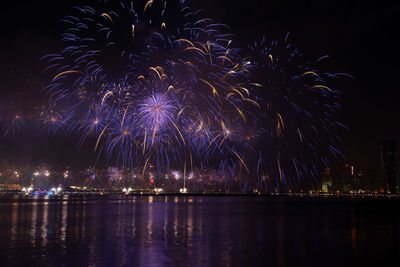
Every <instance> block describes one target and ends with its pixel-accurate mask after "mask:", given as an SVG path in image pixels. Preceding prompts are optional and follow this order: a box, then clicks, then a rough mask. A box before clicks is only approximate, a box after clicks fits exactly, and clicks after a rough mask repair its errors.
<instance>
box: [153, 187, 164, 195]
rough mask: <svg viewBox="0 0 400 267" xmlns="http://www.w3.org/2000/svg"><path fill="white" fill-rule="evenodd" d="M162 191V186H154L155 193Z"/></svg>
mask: <svg viewBox="0 0 400 267" xmlns="http://www.w3.org/2000/svg"><path fill="white" fill-rule="evenodd" d="M162 191H163V189H162V188H154V192H155V193H156V194H159V193H161V192H162Z"/></svg>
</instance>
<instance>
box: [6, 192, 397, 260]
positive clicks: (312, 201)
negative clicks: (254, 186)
mask: <svg viewBox="0 0 400 267" xmlns="http://www.w3.org/2000/svg"><path fill="white" fill-rule="evenodd" d="M399 208H400V202H399V201H398V200H395V199H391V200H390V199H379V200H372V199H369V200H351V199H341V200H338V199H324V198H297V197H256V196H253V197H247V196H123V195H119V196H118V195H115V196H91V197H84V196H76V197H75V196H62V197H60V198H52V197H49V196H36V197H34V198H29V199H28V198H25V197H21V196H13V197H5V198H2V199H1V202H0V214H1V217H0V227H1V231H0V265H1V266H22V265H25V266H206V265H208V266H363V265H366V264H368V265H370V264H375V265H380V266H390V265H392V266H397V264H395V263H394V260H397V255H398V254H399V252H400V247H399V245H400V244H399V241H400V227H399V224H400V213H399V211H400V209H399Z"/></svg>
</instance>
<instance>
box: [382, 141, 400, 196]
mask: <svg viewBox="0 0 400 267" xmlns="http://www.w3.org/2000/svg"><path fill="white" fill-rule="evenodd" d="M396 165H397V144H396V142H395V141H393V140H387V141H384V142H382V144H381V168H382V170H383V178H384V182H385V184H386V185H387V189H389V191H390V192H392V193H396V178H397V170H396Z"/></svg>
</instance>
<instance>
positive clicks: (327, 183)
mask: <svg viewBox="0 0 400 267" xmlns="http://www.w3.org/2000/svg"><path fill="white" fill-rule="evenodd" d="M321 178H322V188H321V190H322V192H324V193H328V192H330V191H332V175H331V170H330V169H329V168H325V169H323V170H322V174H321Z"/></svg>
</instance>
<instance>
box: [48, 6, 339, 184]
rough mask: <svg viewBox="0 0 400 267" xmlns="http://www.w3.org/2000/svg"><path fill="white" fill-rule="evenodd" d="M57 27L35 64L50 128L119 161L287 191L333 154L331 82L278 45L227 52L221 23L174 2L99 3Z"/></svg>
mask: <svg viewBox="0 0 400 267" xmlns="http://www.w3.org/2000/svg"><path fill="white" fill-rule="evenodd" d="M62 22H63V23H64V24H65V25H66V27H67V29H66V31H65V32H64V34H63V35H62V41H63V42H64V43H65V48H64V49H63V50H62V51H61V52H60V53H58V54H51V55H48V56H45V57H44V58H43V59H44V60H46V62H47V65H48V67H47V68H46V71H51V72H52V73H54V76H53V79H52V81H51V83H50V84H49V86H48V87H47V91H46V92H47V94H48V95H49V97H50V99H51V103H52V105H53V106H60V110H63V112H62V115H60V117H62V118H63V119H57V121H62V122H63V124H64V125H68V127H67V128H68V130H67V131H69V132H72V131H77V132H79V133H80V134H81V136H82V137H81V140H80V143H83V142H86V141H88V140H89V139H90V140H94V141H95V146H94V150H95V151H96V152H98V153H99V155H100V154H105V155H106V156H107V158H108V159H109V160H110V161H113V163H114V164H116V165H123V166H129V167H131V168H132V169H133V168H136V167H138V166H141V168H142V170H143V171H142V176H143V174H144V173H145V170H146V169H147V168H148V166H149V164H152V165H154V166H156V167H157V170H158V171H165V170H169V169H171V168H176V167H181V168H182V169H184V172H185V173H186V171H187V173H189V171H193V170H194V169H195V168H211V169H215V170H217V171H218V172H219V174H220V175H224V177H225V178H226V179H230V178H234V177H236V176H238V175H240V174H241V173H246V174H247V175H248V176H252V177H257V178H258V181H260V177H265V176H269V177H273V178H274V179H273V180H274V181H277V184H280V183H283V184H289V185H290V184H293V183H297V182H298V181H301V180H302V179H304V177H309V176H312V177H316V175H317V174H318V169H319V168H321V167H322V166H328V165H329V161H330V158H329V156H325V155H327V154H329V155H331V156H333V157H339V156H341V154H340V152H339V151H338V150H337V148H336V144H337V142H338V141H340V139H339V137H338V136H336V135H334V134H332V135H331V134H330V133H331V132H332V130H333V129H335V128H337V127H341V126H342V125H341V124H340V123H338V122H336V121H335V120H334V119H333V115H334V114H335V112H336V111H337V110H338V109H339V108H340V105H339V104H338V103H337V102H338V99H339V97H340V92H339V91H337V90H334V89H331V88H329V87H328V86H327V81H328V80H329V79H331V78H333V77H334V76H335V75H333V74H326V73H321V72H319V71H317V70H316V69H315V68H314V67H315V66H314V65H313V64H312V63H308V62H306V61H304V57H303V56H302V55H301V53H299V51H297V50H296V49H294V48H292V46H291V45H290V43H289V42H288V41H287V39H286V40H285V41H284V42H281V43H278V42H270V43H267V42H266V40H265V39H263V40H262V41H260V42H256V43H255V44H254V45H252V46H250V47H249V48H248V49H247V48H246V49H242V48H240V47H236V45H235V37H234V36H233V35H232V34H231V33H230V31H229V27H227V26H225V25H222V24H217V23H214V22H213V21H212V20H211V19H208V18H203V17H201V15H200V12H199V11H196V10H192V9H191V8H190V7H189V6H188V5H186V3H185V1H183V0H181V1H166V0H159V1H153V0H150V1H134V2H132V1H98V2H97V3H96V4H95V5H94V6H93V7H89V6H84V7H77V8H76V9H75V14H73V15H71V16H67V17H65V18H64V19H63V20H62ZM59 113H61V112H59ZM59 113H54V112H53V113H51V114H50V115H51V116H50V118H53V117H54V114H59ZM46 116H47V115H46ZM46 116H45V117H46ZM51 121H52V119H50V120H46V122H51ZM63 128H65V127H63ZM323 139H328V140H323ZM326 148H328V149H327V150H328V151H327V152H328V153H326V151H325V149H326ZM184 175H185V174H184Z"/></svg>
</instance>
